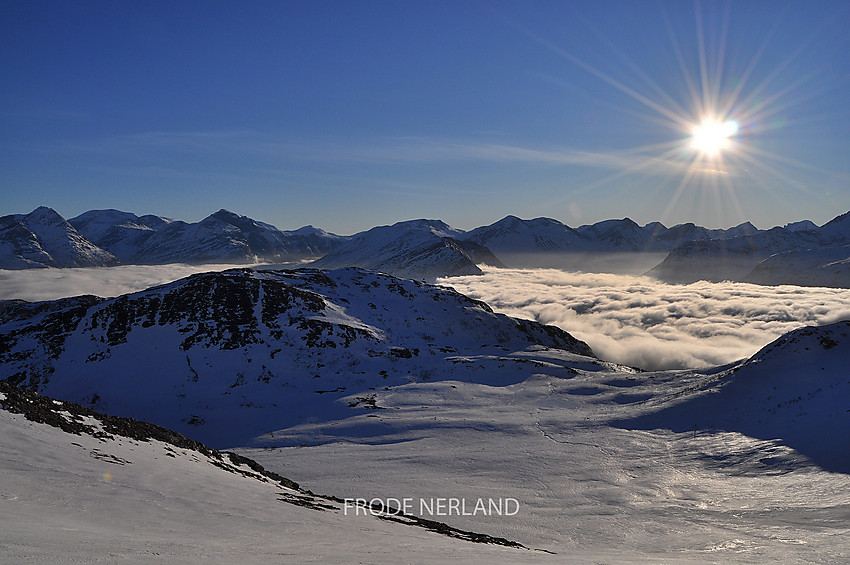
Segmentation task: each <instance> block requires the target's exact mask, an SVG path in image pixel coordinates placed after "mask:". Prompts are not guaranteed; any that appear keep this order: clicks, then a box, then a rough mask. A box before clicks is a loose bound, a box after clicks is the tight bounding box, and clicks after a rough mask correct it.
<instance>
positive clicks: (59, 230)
mask: <svg viewBox="0 0 850 565" xmlns="http://www.w3.org/2000/svg"><path fill="white" fill-rule="evenodd" d="M117 264H118V259H117V258H116V257H115V256H113V255H112V254H110V253H109V252H107V251H104V250H103V249H101V248H99V247H97V246H96V245H94V244H93V243H92V242H91V241H89V240H87V239H86V238H85V237H83V236H82V235H81V234H80V233H79V232H77V230H75V229H74V227H73V226H72V225H71V224H69V223H68V222H67V221H65V219H64V218H63V217H62V216H60V215H59V214H57V213H56V211H55V210H52V209H50V208H47V207H45V206H41V207H39V208H36V209H35V210H33V211H32V212H30V213H29V214H13V215H10V216H3V217H2V218H0V268H2V269H28V268H33V267H105V266H111V265H117Z"/></svg>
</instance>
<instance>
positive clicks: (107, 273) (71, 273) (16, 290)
mask: <svg viewBox="0 0 850 565" xmlns="http://www.w3.org/2000/svg"><path fill="white" fill-rule="evenodd" d="M233 267H245V265H182V264H175V265H124V266H120V267H103V268H98V269H26V270H21V271H5V270H0V300H9V299H13V298H18V299H22V300H29V301H30V302H36V301H39V300H54V299H56V298H65V297H67V296H79V295H81V294H94V295H95V296H101V297H104V298H108V297H112V296H120V295H122V294H127V293H129V292H136V291H138V290H144V289H146V288H150V287H152V286H156V285H158V284H163V283H167V282H171V281H174V280H177V279H181V278H183V277H188V276H189V275H193V274H195V273H207V272H210V271H223V270H225V269H231V268H233Z"/></svg>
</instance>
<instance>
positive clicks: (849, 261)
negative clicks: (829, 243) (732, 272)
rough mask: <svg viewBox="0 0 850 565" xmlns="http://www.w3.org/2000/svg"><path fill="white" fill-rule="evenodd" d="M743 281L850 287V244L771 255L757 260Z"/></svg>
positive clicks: (768, 283)
mask: <svg viewBox="0 0 850 565" xmlns="http://www.w3.org/2000/svg"><path fill="white" fill-rule="evenodd" d="M743 282H750V283H755V284H764V285H781V284H794V285H798V286H830V287H836V288H850V245H838V246H835V247H817V248H814V249H798V250H795V251H787V252H785V253H777V254H775V255H771V256H770V257H768V258H767V259H765V260H763V261H761V262H760V263H758V264H757V265H756V266H755V267H754V268H753V270H752V271H750V273H749V274H747V275H746V276H745V277H744V278H743Z"/></svg>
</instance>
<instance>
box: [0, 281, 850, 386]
mask: <svg viewBox="0 0 850 565" xmlns="http://www.w3.org/2000/svg"><path fill="white" fill-rule="evenodd" d="M234 266H235V265H152V266H142V265H128V266H121V267H105V268H96V269H30V270H23V271H3V270H0V299H3V300H5V299H23V300H29V301H38V300H52V299H55V298H62V297H66V296H76V295H80V294H94V295H96V296H102V297H110V296H118V295H121V294H126V293H129V292H135V291H138V290H143V289H145V288H149V287H151V286H155V285H158V284H163V283H167V282H170V281H174V280H177V279H179V278H183V277H186V276H189V275H191V274H194V273H200V272H208V271H221V270H224V269H228V268H232V267H234ZM240 266H241V267H244V266H245V265H240ZM264 267H265V268H268V267H270V266H264ZM438 282H439V284H443V285H447V286H452V287H454V288H455V289H457V290H458V291H459V292H462V293H464V294H466V295H468V296H471V297H473V298H477V299H480V300H483V301H485V302H486V303H488V304H489V305H490V306H491V307H492V308H493V309H494V310H496V311H497V312H502V313H505V314H508V315H510V316H516V317H519V318H527V319H532V320H537V321H540V322H543V323H546V324H553V325H556V326H558V327H560V328H563V329H564V330H566V331H568V332H570V333H571V334H572V335H574V336H575V337H577V338H579V339H581V340H584V341H586V342H587V343H588V344H590V346H591V347H592V348H593V350H594V352H596V354H597V355H598V356H599V357H600V358H602V359H605V360H607V361H614V362H617V363H623V364H626V365H631V366H635V367H641V368H643V369H647V370H660V369H680V368H701V367H708V366H714V365H722V364H725V363H730V362H732V361H736V360H738V359H742V358H745V357H749V356H750V355H752V354H753V353H755V352H756V351H758V350H759V349H760V348H761V347H763V346H764V345H767V344H768V343H770V342H771V341H773V340H774V339H776V338H777V337H779V336H780V335H782V334H784V333H786V332H788V331H791V330H793V329H796V328H799V327H801V326H806V325H821V324H828V323H831V322H836V321H839V320H850V292H848V290H847V289H834V288H811V287H797V286H777V287H769V286H759V285H753V284H744V283H731V282H725V283H710V282H698V283H693V284H688V285H671V284H665V283H660V282H658V281H655V280H653V279H651V278H648V277H639V276H630V275H617V274H606V273H571V272H565V271H561V270H555V269H494V268H486V270H485V272H484V275H481V276H468V277H452V278H445V279H440V280H439V281H438Z"/></svg>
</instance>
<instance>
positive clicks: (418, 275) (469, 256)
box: [311, 220, 501, 280]
mask: <svg viewBox="0 0 850 565" xmlns="http://www.w3.org/2000/svg"><path fill="white" fill-rule="evenodd" d="M463 235H464V233H463V232H462V231H460V230H456V229H454V228H451V227H449V226H448V225H447V224H445V223H444V222H441V221H439V220H410V221H406V222H398V223H396V224H393V225H391V226H378V227H375V228H372V229H370V230H368V231H365V232H361V233H358V234H355V235H353V236H351V238H350V239H349V240H348V241H347V242H345V243H344V244H343V245H340V246H339V247H337V248H336V249H335V250H333V251H331V252H330V253H328V254H327V255H325V256H324V257H322V258H321V259H319V260H317V261H315V262H313V263H312V264H311V266H312V267H317V268H322V269H336V268H340V267H361V268H364V269H371V270H375V271H381V272H383V273H388V274H391V275H394V276H397V277H404V278H411V279H418V280H433V279H436V278H437V277H446V276H456V275H477V274H480V273H481V270H480V269H479V268H478V267H477V264H478V263H485V264H488V265H493V266H501V262H500V261H499V260H498V259H497V258H496V257H495V256H494V255H493V254H492V253H491V252H490V250H489V249H487V248H486V247H483V246H482V245H480V244H477V243H475V242H472V241H463V240H462V239H461V238H462V237H463Z"/></svg>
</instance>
